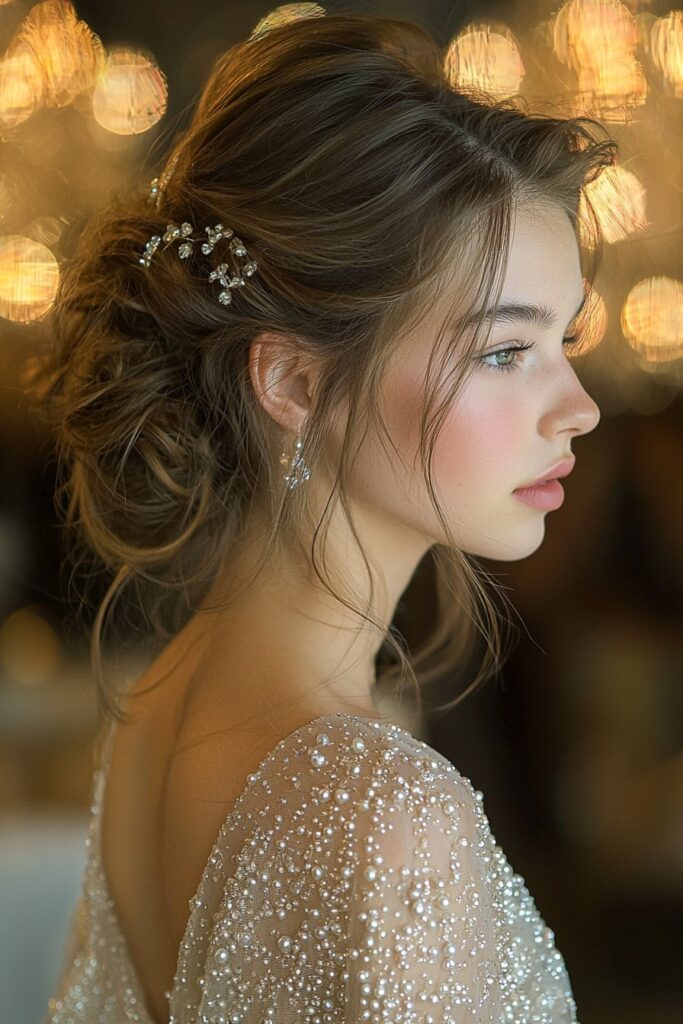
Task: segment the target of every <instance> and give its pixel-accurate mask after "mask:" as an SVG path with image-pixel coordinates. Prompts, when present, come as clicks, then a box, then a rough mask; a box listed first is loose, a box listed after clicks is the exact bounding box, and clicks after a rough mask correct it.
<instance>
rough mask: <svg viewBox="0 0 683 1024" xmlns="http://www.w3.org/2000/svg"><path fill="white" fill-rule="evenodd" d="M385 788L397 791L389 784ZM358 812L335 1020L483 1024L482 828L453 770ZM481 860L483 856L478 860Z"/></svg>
mask: <svg viewBox="0 0 683 1024" xmlns="http://www.w3.org/2000/svg"><path fill="white" fill-rule="evenodd" d="M393 792H394V793H395V794H398V793H400V792H402V791H401V790H399V788H398V787H397V786H396V785H395V784H394V786H393ZM378 795H379V799H380V801H381V802H380V803H379V804H377V803H376V804H375V806H374V809H373V808H372V807H369V808H368V809H367V810H363V811H362V812H361V815H360V817H361V821H360V822H359V824H360V826H361V827H360V835H359V844H358V848H359V855H360V856H359V861H358V864H357V867H356V870H355V872H354V875H353V888H352V894H351V901H350V906H349V917H348V926H349V953H350V961H349V977H348V988H347V1003H348V1012H347V1017H346V1018H345V1021H346V1020H348V1022H349V1024H351V1022H356V1021H363V1020H373V1021H374V1020H377V1021H382V1022H384V1021H386V1022H389V1021H392V1022H399V1021H400V1022H401V1024H417V1022H420V1024H422V1022H424V1024H431V1022H433V1024H465V1022H468V1024H474V1022H476V1024H489V1022H497V1021H498V1020H499V982H498V966H497V963H498V961H497V956H496V948H495V937H494V922H493V907H492V898H491V889H490V886H489V883H488V878H487V861H486V857H487V843H486V836H485V829H484V828H483V826H482V823H481V821H480V819H479V816H478V814H477V810H478V809H477V807H476V802H477V797H476V795H475V794H474V792H473V790H472V788H471V786H469V784H468V783H467V782H466V780H462V779H458V778H457V777H453V778H452V779H451V780H449V784H448V785H447V786H444V784H443V783H441V785H440V786H439V787H436V788H435V789H434V791H433V792H429V791H426V790H425V789H424V788H422V790H421V791H420V788H419V787H418V792H417V793H415V794H413V795H412V796H410V795H409V796H408V797H407V798H405V797H399V799H396V798H395V797H394V798H392V796H391V794H390V793H380V794H378ZM488 860H489V861H490V857H489V858H488Z"/></svg>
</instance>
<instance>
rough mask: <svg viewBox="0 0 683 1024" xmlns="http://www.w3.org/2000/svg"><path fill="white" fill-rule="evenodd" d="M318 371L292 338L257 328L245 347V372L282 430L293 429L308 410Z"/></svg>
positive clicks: (262, 403)
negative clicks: (246, 370)
mask: <svg viewBox="0 0 683 1024" xmlns="http://www.w3.org/2000/svg"><path fill="white" fill-rule="evenodd" d="M319 372H320V370H319V367H318V366H316V364H315V362H314V360H313V359H312V357H311V356H310V354H309V353H307V352H305V351H304V349H303V348H302V346H301V345H300V344H298V343H297V341H296V339H295V338H293V337H292V336H290V335H285V334H279V333H277V332H275V331H261V332H259V334H257V335H255V336H254V338H253V339H252V341H251V344H250V348H249V376H250V378H251V383H252V386H253V388H254V392H255V393H256V397H257V398H258V400H259V402H260V403H261V405H262V406H263V408H264V409H265V410H266V412H267V413H268V415H269V416H271V417H272V419H274V420H275V422H276V423H277V424H279V426H280V427H282V429H283V430H293V431H296V430H298V428H299V427H300V426H301V424H302V423H303V422H304V420H305V419H306V417H307V416H308V414H309V411H310V407H311V402H312V397H313V391H314V385H315V380H316V378H317V376H318V373H319Z"/></svg>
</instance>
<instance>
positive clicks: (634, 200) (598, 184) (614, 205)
mask: <svg viewBox="0 0 683 1024" xmlns="http://www.w3.org/2000/svg"><path fill="white" fill-rule="evenodd" d="M587 199H590V202H591V204H592V205H593V208H594V210H595V213H596V215H597V218H598V221H599V223H600V227H601V228H602V231H603V234H604V239H605V241H606V242H621V241H622V240H623V239H625V238H628V237H630V236H633V235H637V234H638V233H639V232H641V231H644V230H645V228H646V227H648V225H649V221H648V219H647V217H646V214H645V186H644V185H643V183H642V182H641V181H640V179H639V178H638V177H637V175H635V174H634V173H633V171H629V170H627V169H626V168H625V167H622V166H620V165H619V164H615V166H614V167H608V168H606V169H605V170H604V171H603V172H602V174H601V175H600V176H599V177H598V178H597V180H596V181H593V182H590V183H589V184H588V185H587V186H586V187H585V189H584V192H583V194H582V196H581V201H580V204H579V217H580V220H581V225H582V227H585V228H586V231H588V230H589V227H588V221H587V215H586V202H587ZM583 240H584V242H585V243H588V242H589V237H588V234H586V235H585V236H584V238H583Z"/></svg>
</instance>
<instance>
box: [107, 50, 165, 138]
mask: <svg viewBox="0 0 683 1024" xmlns="http://www.w3.org/2000/svg"><path fill="white" fill-rule="evenodd" d="M167 103H168V85H167V82H166V76H165V75H164V73H163V72H162V71H161V69H160V68H159V67H158V66H157V64H156V62H155V61H154V58H153V57H151V56H150V55H148V54H147V53H145V52H143V51H142V50H133V49H129V48H128V47H119V48H115V49H112V50H111V51H110V52H109V55H108V57H107V62H106V65H105V67H104V69H103V70H102V71H101V72H100V74H99V75H98V78H97V83H96V85H95V90H94V92H93V101H92V110H93V116H94V118H95V120H96V121H97V123H98V124H99V125H100V126H101V127H102V128H106V129H107V131H109V132H113V133H114V134H116V135H137V134H139V133H140V132H146V131H148V130H149V129H150V128H151V127H152V125H155V124H156V123H157V121H158V120H159V119H160V118H161V117H162V116H163V115H164V113H165V112H166V106H167Z"/></svg>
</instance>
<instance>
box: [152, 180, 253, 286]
mask: <svg viewBox="0 0 683 1024" xmlns="http://www.w3.org/2000/svg"><path fill="white" fill-rule="evenodd" d="M162 177H165V178H166V180H168V177H170V174H166V175H164V176H162ZM164 185H165V182H163V183H162V182H161V181H160V179H159V178H153V179H152V181H151V184H150V189H149V200H150V201H153V202H154V205H155V206H156V208H157V209H158V208H159V203H160V200H161V197H162V195H163V188H164ZM194 231H195V228H194V226H193V225H192V224H190V222H189V221H186V220H185V221H183V222H182V224H179V225H178V224H173V223H170V224H167V225H166V231H165V232H164V234H163V235H152V237H151V238H150V239H149V241H148V242H147V243H146V244H145V249H144V252H143V253H142V254H141V256H140V257H139V259H138V262H139V263H140V265H141V266H143V267H145V268H147V267H149V265H150V263H151V260H152V258H153V256H154V254H155V253H156V251H157V249H158V248H159V247H160V246H161V245H162V244H164V245H166V246H168V245H170V243H171V242H175V241H176V240H177V239H182V241H181V243H180V245H179V246H178V249H177V253H178V256H179V257H180V259H181V260H186V259H188V258H189V257H190V256H191V255H192V252H193V247H194V244H195V243H196V242H200V241H201V251H202V252H203V253H204V254H205V255H208V254H209V253H211V252H213V250H214V247H215V245H216V243H217V242H219V241H220V240H221V239H223V238H225V239H229V240H230V245H229V250H230V252H231V253H232V254H233V255H234V256H236V257H240V258H242V257H244V258H245V259H244V261H243V262H241V263H240V264H239V265H238V268H237V271H236V272H235V271H234V270H233V269H232V268H231V267H230V265H229V264H228V263H219V264H218V265H217V266H216V267H215V268H214V269H213V270H212V271H211V272H210V274H209V281H218V282H219V283H220V285H221V291H220V292H219V294H218V301H219V302H221V303H223V305H226V306H227V305H229V303H231V302H232V289H233V288H242V287H244V285H245V283H246V282H245V280H244V279H245V277H251V275H252V274H254V273H255V272H256V270H257V269H258V264H257V263H256V261H255V260H253V259H251V258H250V257H249V254H248V252H247V250H246V248H245V247H244V243H243V242H242V240H241V239H240V238H237V236H236V235H235V232H234V231H233V229H232V228H226V227H224V225H223V224H214V225H213V227H206V228H205V231H206V235H207V237H206V239H204V240H202V236H201V235H200V236H199V237H196V236H194V234H193V233H194Z"/></svg>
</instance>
